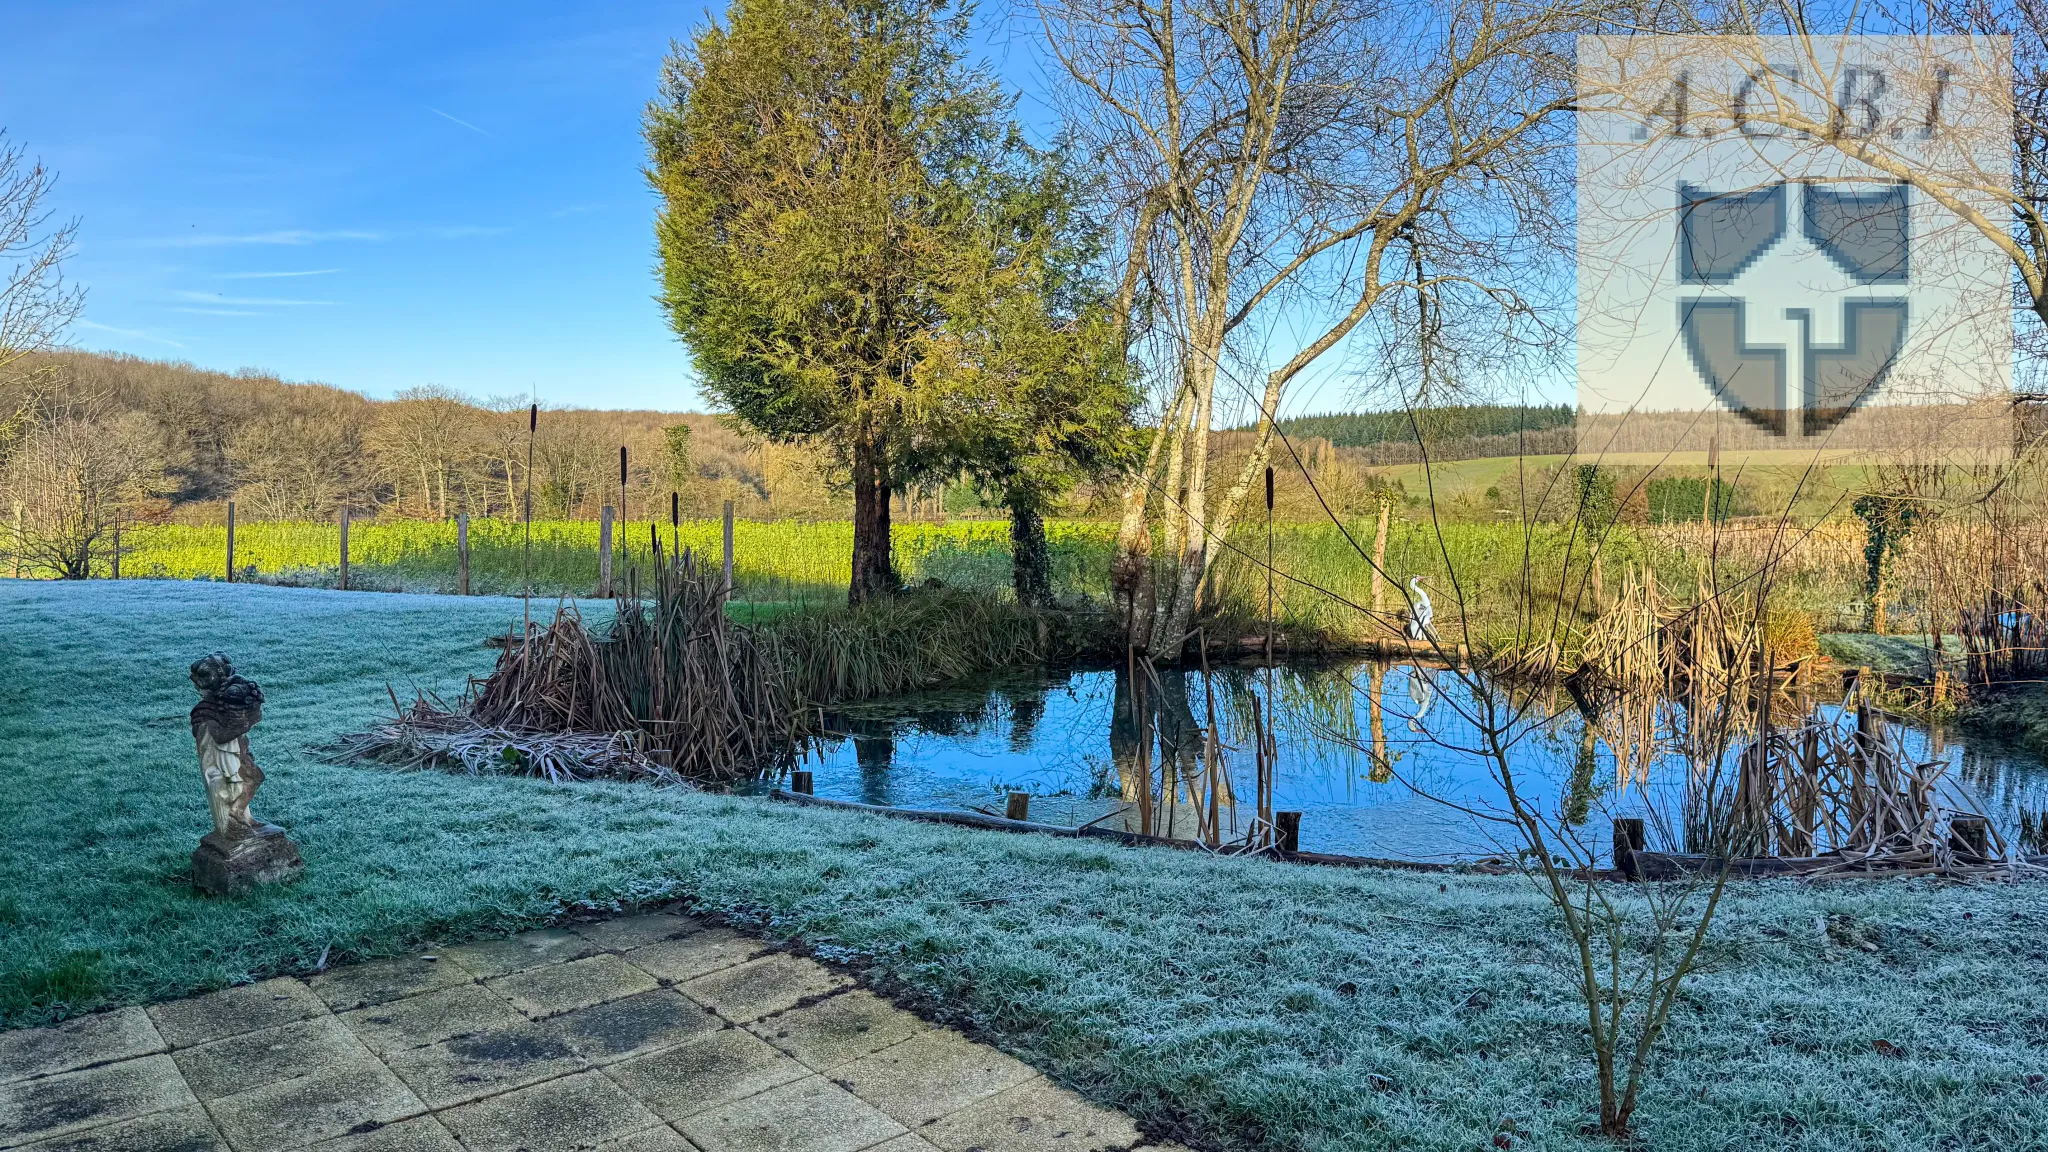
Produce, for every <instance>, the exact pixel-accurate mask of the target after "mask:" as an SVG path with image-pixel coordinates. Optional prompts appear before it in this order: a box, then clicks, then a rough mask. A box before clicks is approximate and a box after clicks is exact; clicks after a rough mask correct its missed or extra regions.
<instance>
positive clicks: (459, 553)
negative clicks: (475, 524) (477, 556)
mask: <svg viewBox="0 0 2048 1152" xmlns="http://www.w3.org/2000/svg"><path fill="white" fill-rule="evenodd" d="M455 584H456V587H457V588H458V589H459V590H460V591H461V594H462V595H464V596H467V595H469V513H467V512H457V513H456V514H455Z"/></svg>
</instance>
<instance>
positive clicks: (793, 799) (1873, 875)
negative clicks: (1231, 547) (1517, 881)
mask: <svg viewBox="0 0 2048 1152" xmlns="http://www.w3.org/2000/svg"><path fill="white" fill-rule="evenodd" d="M768 797H769V799H771V800H780V801H783V802H784V803H788V804H799V805H804V806H806V807H813V808H833V809H837V810H839V811H843V812H865V813H868V814H869V815H871V816H886V817H889V818H891V819H895V820H914V821H917V822H919V823H924V824H949V825H952V826H954V827H957V828H979V829H982V830H983V831H987V832H1023V833H1030V834H1033V835H1038V836H1057V837H1061V838H1064V839H1069V840H1081V839H1088V840H1111V841H1115V842H1117V843H1120V844H1125V845H1128V846H1131V847H1143V848H1175V849H1179V850H1181V851H1184V852H1209V853H1212V854H1214V855H1218V856H1246V855H1256V856H1265V857H1268V858H1270V859H1274V860H1281V861H1286V862H1288V863H1292V864H1320V865H1323V866H1325V867H1333V868H1388V869H1393V870H1396V871H1401V872H1437V873H1444V872H1452V873H1462V874H1478V875H1486V876H1504V875H1510V874H1513V873H1514V872H1515V871H1517V869H1516V868H1515V867H1514V866H1512V865H1509V864H1505V863H1501V862H1499V861H1495V860H1478V861H1472V862H1469V863H1456V864H1444V863H1437V862H1433V861H1427V860H1394V859H1389V858H1385V857H1378V856H1340V855H1336V854H1333V853H1328V852H1281V851H1278V850H1268V851H1264V852H1253V851H1248V850H1246V849H1244V848H1242V847H1233V846H1225V847H1223V848H1210V847H1208V846H1207V845H1204V844H1197V843H1195V842H1194V841H1191V840H1169V839H1167V838H1166V837H1164V836H1146V835H1144V834H1142V833H1138V832H1124V831H1121V830H1118V829H1115V828H1103V827H1100V826H1097V825H1086V824H1084V825H1082V826H1081V827H1078V828H1062V827H1059V826H1058V825H1055V824H1039V823H1036V822H1034V821H1030V820H1009V819H1005V818H1004V817H1001V816H988V815H983V814H981V813H979V812H959V811H949V810H943V809H933V808H891V807H887V806H885V805H881V804H861V803H858V802H856V801H852V800H831V799H827V798H825V797H822V796H813V795H810V794H809V793H805V792H794V791H791V790H789V789H787V788H777V789H775V790H774V791H772V792H770V793H768ZM1630 856H1631V857H1632V858H1631V859H1630V860H1629V861H1628V865H1629V866H1628V867H1626V868H1625V869H1622V870H1617V869H1612V868H1603V869H1599V870H1597V871H1596V872H1595V873H1594V875H1595V876H1596V877H1597V878H1599V879H1602V880H1648V881H1668V880H1685V879H1691V878H1693V877H1697V876H1699V875H1700V874H1701V873H1703V872H1706V871H1708V869H1709V867H1710V865H1711V864H1712V863H1713V861H1712V860H1710V859H1709V858H1707V857H1705V856H1689V855H1685V854H1682V853H1676V852H1649V851H1645V850H1643V849H1633V850H1632V851H1631V852H1630ZM1843 865H1844V861H1843V859H1842V858H1841V857H1834V856H1813V857H1800V858H1790V857H1780V856H1743V857H1738V858H1736V859H1734V860H1730V861H1728V862H1727V864H1726V867H1727V868H1728V870H1729V872H1730V874H1731V875H1733V876H1739V877H1743V878H1747V879H1758V878H1763V877H1772V876H1778V877H1791V878H1795V879H1801V878H1804V879H1851V878H1860V879H1869V880H1878V879H1886V878H1899V877H1910V876H1918V875H1924V874H1927V873H1926V872H1925V871H1924V870H1922V869H1917V868H1914V869H1897V868H1891V869H1872V870H1869V871H1857V870H1854V869H1853V868H1845V867H1843ZM1993 873H2002V874H2003V875H2005V876H2007V877H2010V878H2015V879H2017V878H2023V877H2048V856H2022V857H2019V858H2018V859H2016V860H2014V861H2012V862H2011V863H2009V864H2008V863H2006V862H2004V861H1999V862H1994V863H1989V864H1986V865H1983V866H1981V870H1978V869H1972V870H1971V873H1970V874H1972V875H1976V876H1981V877H1985V878H1989V877H1990V876H1991V875H1992V874H1993ZM1577 874H1578V871H1577V870H1574V875H1577Z"/></svg>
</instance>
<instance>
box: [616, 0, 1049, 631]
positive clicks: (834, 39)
mask: <svg viewBox="0 0 2048 1152" xmlns="http://www.w3.org/2000/svg"><path fill="white" fill-rule="evenodd" d="M966 31H967V28H966V20H965V13H964V12H963V11H961V10H960V9H957V8H955V7H953V6H952V5H951V4H950V3H949V2H948V0H735V2H734V3H733V5H732V7H731V8H730V9H729V10H728V12H727V16H726V20H725V22H724V23H722V24H718V25H714V26H712V27H710V28H707V29H706V30H705V31H703V32H702V33H700V34H699V35H698V36H697V37H696V39H695V40H693V41H692V42H691V43H690V44H689V45H687V46H686V47H683V48H680V49H679V50H678V51H677V52H676V53H675V54H674V55H673V56H671V57H670V59H669V60H668V61H667V64H666V66H665V68H664V71H663V77H662V85H661V93H660V96H659V97H658V98H657V99H656V100H655V101H654V103H653V104H652V105H651V106H650V107H649V109H648V112H647V117H646V133H647V139H648V146H649V152H650V159H651V163H650V166H649V169H648V178H649V180H650V181H651V183H652V184H653V186H654V188H655V189H656V191H657V192H659V193H660V195H661V197H662V201H663V203H662V209H661V212H660V216H659V221H658V225H657V232H658V239H659V245H660V253H661V271H662V304H663V306H664V307H665V309H666V311H667V313H668V317H669V321H670V323H671V325H672V326H673V327H674V328H675V330H676V332H677V333H678V334H679V335H680V336H681V337H682V338H683V340H684V342H685V343H686V344H687V345H688V346H689V348H690V351H691V354H692V356H693V358H694V361H695V364H696V368H697V371H698V375H699V378H700V381H701V383H702V386H703V388H704V390H705V392H706V393H707V394H708V395H709V396H711V397H712V398H714V399H715V400H716V401H717V402H718V403H720V404H721V405H723V406H724V407H725V408H727V409H728V410H729V411H731V412H732V413H733V414H734V415H735V416H737V417H738V418H739V419H740V420H741V421H742V422H743V423H745V424H746V425H748V426H749V427H751V428H754V429H755V430H757V431H759V432H761V433H763V434H765V435H767V436H769V437H771V438H774V439H777V440H781V441H821V442H824V443H826V444H829V445H831V446H832V447H833V448H834V449H835V451H836V452H837V453H838V454H839V455H840V457H841V460H842V463H843V464H844V465H845V466H847V467H848V469H849V470H850V472H851V478H852V485H853V499H854V543H853V579H852V584H851V588H850V590H849V593H848V598H849V601H850V602H851V603H854V604H859V603H862V602H864V601H866V600H868V599H870V598H872V597H874V596H876V595H879V594H883V593H885V592H888V591H891V590H893V589H894V588H895V587H896V586H897V578H896V574H895V570H894V566H893V564H892V563H891V558H890V551H889V495H890V491H891V489H892V487H894V486H896V485H899V484H901V483H903V482H905V481H906V480H907V479H908V478H909V477H910V475H911V474H912V473H913V472H915V471H916V470H918V469H922V468H930V467H935V466H937V463H938V461H939V460H940V458H941V457H942V456H943V455H944V454H945V453H944V451H943V449H941V448H940V447H939V446H937V445H935V444H934V443H933V442H932V436H931V434H930V429H929V428H928V427H927V426H926V425H925V424H923V423H922V422H921V421H922V420H924V419H925V418H928V417H929V416H931V415H932V414H933V413H934V412H936V411H937V410H938V407H939V406H936V405H934V404H933V403H930V402H928V399H927V398H926V397H924V396H922V395H920V392H921V391H922V390H925V389H926V388H928V387H929V385H930V384H931V382H932V380H933V377H932V375H931V374H930V373H928V372H923V371H921V370H920V361H921V358H922V357H923V356H924V355H925V354H926V353H927V351H928V350H929V349H930V348H931V347H932V346H933V344H934V342H933V340H932V335H933V333H935V332H937V331H939V330H940V329H941V328H942V327H943V326H944V324H945V322H946V319H947V316H946V303H947V301H948V300H949V299H952V300H957V299H958V298H959V296H958V291H957V290H958V287H959V286H958V284H957V282H956V281H955V280H954V279H953V278H955V277H957V276H959V275H960V274H961V273H962V271H963V269H966V268H971V267H974V266H976V265H977V264H978V263H979V262H978V261H977V260H975V259H972V258H963V257H962V255H961V253H962V250H963V249H964V248H967V247H970V246H972V245H974V244H975V243H977V241H978V239H979V236H980V234H981V233H982V232H983V231H984V229H983V223H984V221H983V220H982V219H980V218H979V217H978V214H977V207H978V205H977V203H976V197H977V194H978V193H980V192H983V191H985V190H986V189H987V187H988V185H989V175H988V174H989V173H990V172H991V171H992V170H994V169H998V168H1000V167H1001V166H1002V165H1003V164H1004V163H1006V157H1005V154H1006V152H1007V151H1008V150H1009V149H1010V148H1012V147H1013V146H1014V144H1015V142H1016V138H1015V134H1014V133H1013V132H1012V131H1011V130H1010V128H1009V125H1008V124H1007V122H1006V114H1007V102H1006V100H1005V99H1004V98H1003V97H1002V95H1001V93H1000V92H999V90H998V89H997V88H996V87H995V86H994V85H993V83H992V82H991V81H990V80H989V79H988V78H987V77H986V76H984V75H982V74H981V73H978V72H976V71H974V70H972V69H970V68H968V67H966V66H965V64H964V63H963V61H962V58H961V53H960V49H959V45H960V44H961V42H962V40H963V38H964V36H965V34H966Z"/></svg>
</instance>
